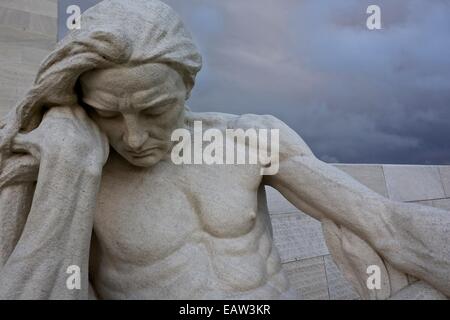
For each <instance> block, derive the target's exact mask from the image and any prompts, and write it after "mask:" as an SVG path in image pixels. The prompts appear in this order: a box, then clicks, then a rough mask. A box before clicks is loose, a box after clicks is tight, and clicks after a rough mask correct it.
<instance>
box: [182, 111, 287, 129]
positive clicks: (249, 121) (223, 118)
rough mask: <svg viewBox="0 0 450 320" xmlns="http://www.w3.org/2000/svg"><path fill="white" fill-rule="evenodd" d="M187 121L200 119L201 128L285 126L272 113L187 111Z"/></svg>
mask: <svg viewBox="0 0 450 320" xmlns="http://www.w3.org/2000/svg"><path fill="white" fill-rule="evenodd" d="M186 118H187V120H188V121H189V122H194V121H201V122H202V125H203V129H209V128H216V129H219V130H221V129H222V130H225V129H244V130H245V129H249V128H263V129H280V128H282V127H286V128H288V127H287V125H286V124H284V122H283V121H281V120H279V119H278V118H276V117H274V116H272V115H259V114H243V115H235V114H229V113H220V112H188V113H187V116H186Z"/></svg>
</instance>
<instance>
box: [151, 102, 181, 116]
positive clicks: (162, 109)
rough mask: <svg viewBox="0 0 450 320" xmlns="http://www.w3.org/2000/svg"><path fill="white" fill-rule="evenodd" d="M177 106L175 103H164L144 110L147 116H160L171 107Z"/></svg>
mask: <svg viewBox="0 0 450 320" xmlns="http://www.w3.org/2000/svg"><path fill="white" fill-rule="evenodd" d="M174 106H175V104H164V105H160V106H157V107H150V108H147V109H145V110H144V114H145V115H147V116H153V117H156V116H159V115H162V114H163V113H165V112H167V111H169V110H170V109H172V108H173V107H174Z"/></svg>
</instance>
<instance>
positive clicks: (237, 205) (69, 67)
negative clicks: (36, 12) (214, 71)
mask: <svg viewBox="0 0 450 320" xmlns="http://www.w3.org/2000/svg"><path fill="white" fill-rule="evenodd" d="M200 68H201V56H200V54H199V52H198V51H197V49H196V47H195V45H194V43H193V41H192V39H191V37H190V35H189V33H188V32H187V31H186V30H185V28H184V26H183V24H182V22H181V21H180V18H179V17H178V16H177V15H176V14H175V13H174V12H173V11H172V9H171V8H169V7H168V6H167V5H165V4H163V3H161V2H159V1H157V0H134V1H124V0H108V1H103V2H101V3H100V4H98V5H96V6H95V7H93V8H91V9H89V10H88V11H87V12H85V13H84V14H83V18H82V21H81V29H80V30H74V31H72V32H71V33H70V34H69V35H68V36H67V37H66V38H65V39H64V40H63V41H62V42H60V43H59V44H58V46H57V48H56V49H55V50H54V51H53V53H51V54H50V55H49V56H48V58H47V59H46V60H45V61H44V62H43V63H42V65H41V67H40V70H39V72H38V74H37V77H36V80H35V83H34V86H33V88H32V89H31V90H30V91H29V92H28V94H27V95H26V96H25V98H24V99H23V100H22V101H21V102H20V103H19V105H17V106H16V107H15V108H14V109H13V110H12V111H11V113H10V114H9V115H8V117H7V118H6V119H4V121H3V122H2V124H1V131H0V136H1V140H0V150H1V175H0V298H2V299H86V298H88V295H89V296H90V297H95V298H99V299H104V298H106V299H132V298H136V299H242V298H247V299H288V298H293V297H294V293H293V290H292V289H291V288H290V286H289V283H288V281H287V278H286V276H285V274H284V272H283V270H282V267H281V263H280V258H279V255H278V252H277V250H276V248H275V247H274V244H273V241H272V232H271V224H270V219H269V215H268V212H267V205H266V197H265V191H264V186H265V185H270V186H272V187H274V188H275V189H277V190H279V191H280V192H281V193H282V194H283V195H284V196H285V197H286V198H287V199H288V200H289V201H291V202H292V203H293V204H294V205H296V206H297V207H298V208H299V209H301V210H302V211H303V212H305V213H307V214H309V215H311V216H312V217H314V218H316V219H318V220H320V221H322V222H323V225H324V232H325V235H326V238H327V243H328V245H329V247H330V250H331V252H332V253H333V256H334V258H335V260H336V262H337V263H338V265H339V266H340V267H341V269H342V270H343V271H344V273H345V275H346V276H347V277H348V278H349V279H350V280H351V281H352V283H353V284H354V286H355V287H356V288H357V289H358V292H359V293H360V294H361V295H362V297H363V298H375V299H386V298H390V297H394V298H420V297H427V298H442V299H445V298H446V296H447V297H448V296H450V233H449V232H450V213H449V212H447V211H445V210H440V209H435V208H431V207H425V206H419V205H415V204H406V203H400V202H394V201H391V200H389V199H387V198H385V197H383V196H380V195H378V194H376V193H374V192H373V191H371V190H370V189H368V188H367V187H365V186H363V185H361V184H360V183H358V182H357V181H355V180H354V179H352V178H351V177H349V176H348V175H346V174H345V173H343V172H342V171H340V170H338V169H336V168H334V167H333V166H330V165H328V164H326V163H324V162H322V161H320V160H318V159H317V158H316V157H315V156H314V154H313V153H312V152H311V150H310V149H309V147H308V146H307V145H306V144H305V142H304V141H303V140H302V139H301V138H300V137H299V136H298V135H297V134H296V133H295V132H294V131H293V130H291V129H290V128H289V127H288V126H287V125H285V124H284V123H283V122H282V121H280V120H278V119H276V118H274V117H272V116H261V115H241V116H238V115H231V114H222V113H195V112H191V111H190V110H189V109H188V108H187V107H186V106H185V101H186V100H187V99H188V97H189V94H190V92H191V90H192V88H193V87H194V82H195V76H196V74H197V72H198V71H199V70H200ZM194 121H202V124H203V127H204V129H210V128H215V129H218V130H220V131H221V132H224V131H225V130H226V129H238V128H241V129H244V130H246V129H249V128H257V129H279V138H280V141H279V147H280V152H279V171H278V173H277V174H274V175H261V166H263V165H262V164H242V165H219V164H213V165H207V164H194V165H187V164H182V165H177V164H174V163H173V161H172V160H171V156H170V155H171V149H172V147H173V145H174V143H173V142H172V141H171V134H172V132H173V131H174V130H175V129H177V128H185V129H187V130H190V131H192V130H193V124H194ZM110 146H111V147H112V148H111V150H110V149H109V148H110ZM368 265H378V266H379V267H380V268H381V271H382V277H383V278H382V289H381V290H376V291H371V290H368V289H367V287H366V285H365V282H366V276H367V274H366V267H367V266H368ZM70 266H79V267H80V270H81V289H80V290H70V289H69V288H68V287H67V285H66V282H67V278H68V274H67V273H66V271H67V269H68V268H69V267H70ZM412 277H414V278H415V279H416V282H414V283H413V282H412V281H409V280H408V278H409V279H412Z"/></svg>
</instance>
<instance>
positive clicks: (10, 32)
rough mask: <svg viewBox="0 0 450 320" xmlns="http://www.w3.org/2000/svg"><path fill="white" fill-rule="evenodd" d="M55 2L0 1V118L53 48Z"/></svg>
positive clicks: (35, 0)
mask: <svg viewBox="0 0 450 320" xmlns="http://www.w3.org/2000/svg"><path fill="white" fill-rule="evenodd" d="M56 3H57V0H1V1H0V117H1V116H3V115H5V114H6V112H8V110H10V109H11V108H12V107H13V106H14V105H15V104H16V103H17V102H18V101H19V99H20V98H21V97H22V96H23V95H24V93H25V92H26V91H27V89H29V87H30V85H31V84H32V82H33V80H34V76H35V75H36V72H37V70H38V67H39V64H40V63H41V61H42V60H43V59H44V58H45V57H46V56H47V55H48V54H49V53H50V51H51V50H52V49H53V48H54V46H55V44H56V32H57V30H56V29H57V25H56V20H57V18H56V11H57V10H56V9H57V5H56Z"/></svg>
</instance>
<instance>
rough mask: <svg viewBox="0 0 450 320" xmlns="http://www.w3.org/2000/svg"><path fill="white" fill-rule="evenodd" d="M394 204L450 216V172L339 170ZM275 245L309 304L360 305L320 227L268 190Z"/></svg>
mask: <svg viewBox="0 0 450 320" xmlns="http://www.w3.org/2000/svg"><path fill="white" fill-rule="evenodd" d="M336 166H337V167H338V168H339V169H341V170H343V171H345V172H347V173H348V174H350V175H351V176H353V177H354V178H355V179H356V180H358V181H360V182H361V183H363V184H364V185H366V186H367V187H369V188H371V189H372V190H374V191H376V192H378V193H379V194H381V195H383V196H386V197H389V198H390V199H393V200H398V201H404V202H416V203H419V204H422V205H428V206H434V207H439V208H442V209H447V210H450V166H406V165H344V164H340V165H336ZM266 190H267V196H268V202H269V211H270V213H271V218H272V226H273V231H274V238H275V244H276V245H277V247H278V249H279V251H280V254H281V259H282V261H283V264H284V267H285V269H286V271H287V273H288V275H289V278H290V280H291V283H292V284H293V286H294V287H295V288H296V289H297V291H298V293H299V297H302V298H303V299H358V298H359V297H358V295H357V294H356V292H355V291H354V290H353V289H352V287H351V286H350V285H349V283H348V282H347V281H346V280H345V279H344V278H343V276H342V275H341V273H340V272H339V270H338V269H337V267H336V265H335V264H334V262H333V260H332V259H331V256H330V255H329V252H328V249H327V247H326V244H325V240H324V238H323V233H322V228H321V225H320V223H319V222H318V221H317V220H315V219H313V218H310V217H308V216H306V215H305V214H304V213H302V212H300V211H299V210H298V209H297V208H295V207H294V206H293V205H292V204H290V203H289V202H288V201H287V200H286V199H284V198H283V196H282V195H281V194H280V193H279V192H278V191H276V190H275V189H273V188H270V187H267V188H266Z"/></svg>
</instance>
